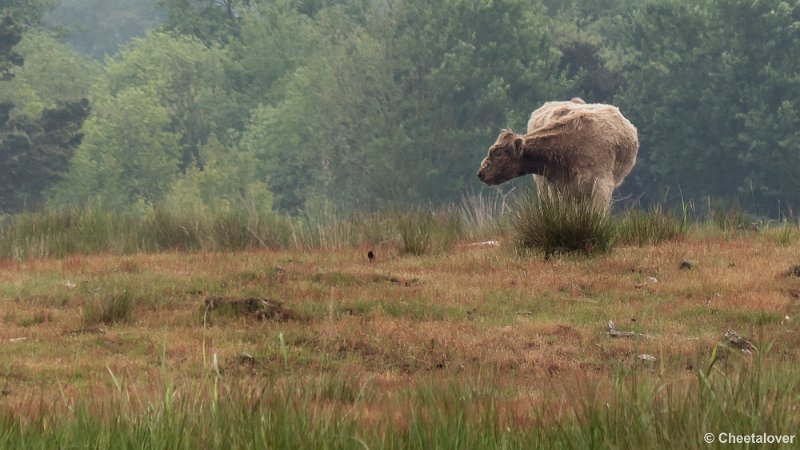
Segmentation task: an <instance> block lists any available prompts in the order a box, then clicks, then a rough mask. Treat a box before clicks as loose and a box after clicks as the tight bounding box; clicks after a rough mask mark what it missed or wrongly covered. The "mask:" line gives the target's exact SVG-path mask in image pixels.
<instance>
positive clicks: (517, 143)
mask: <svg viewBox="0 0 800 450" xmlns="http://www.w3.org/2000/svg"><path fill="white" fill-rule="evenodd" d="M524 148H525V139H523V138H522V136H517V137H516V138H514V156H516V157H517V158H521V157H522V150H523V149H524Z"/></svg>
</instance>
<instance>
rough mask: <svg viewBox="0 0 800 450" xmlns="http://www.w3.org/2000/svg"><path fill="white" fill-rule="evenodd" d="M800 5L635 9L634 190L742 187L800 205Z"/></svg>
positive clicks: (745, 193) (755, 205) (719, 3)
mask: <svg viewBox="0 0 800 450" xmlns="http://www.w3.org/2000/svg"><path fill="white" fill-rule="evenodd" d="M798 17H800V5H794V4H789V3H786V2H781V1H779V0H763V1H748V2H742V1H736V0H705V1H702V2H696V3H687V2H683V1H678V0H672V1H668V2H652V3H650V4H647V5H646V6H645V7H643V8H642V9H640V10H638V11H637V12H636V13H635V14H634V15H633V17H632V22H631V27H630V30H631V33H630V38H629V39H630V40H629V42H630V43H631V47H632V48H633V49H635V52H634V55H633V58H631V59H630V61H631V64H630V65H629V67H628V69H627V71H626V73H627V82H628V87H627V88H626V89H625V92H624V94H623V95H621V96H620V97H619V98H620V103H621V104H622V107H623V110H625V111H627V112H629V116H630V117H631V119H632V121H633V122H634V124H636V125H637V127H638V128H639V131H640V140H641V142H642V150H641V152H640V155H641V156H640V166H641V167H640V169H638V170H636V171H635V173H634V177H633V181H634V182H633V183H631V184H629V185H627V186H626V189H628V190H639V191H645V192H646V193H647V198H649V199H651V200H660V199H661V196H662V194H663V191H664V190H665V189H668V188H671V189H672V190H673V191H676V190H677V189H680V190H681V191H682V192H683V194H684V197H685V198H692V197H694V198H698V197H702V196H706V195H710V196H714V197H722V198H730V197H732V196H736V195H738V196H740V197H742V198H743V200H747V203H745V205H746V206H747V207H748V208H751V209H754V210H759V211H762V212H768V211H772V212H774V211H775V209H776V207H777V206H778V201H779V200H780V201H782V202H786V201H788V202H789V203H790V204H793V205H797V204H798V202H800V194H798V192H800V190H798V188H800V185H798V183H797V180H798V178H799V177H798V175H800V173H798V172H797V169H796V168H797V167H798V165H797V164H796V162H797V161H798V156H799V155H800V139H798V137H800V136H798V134H797V130H798V127H799V126H800V116H798V114H797V113H798V107H799V106H800V105H798V104H797V101H796V100H795V99H797V98H800V84H799V83H798V80H797V76H796V74H797V73H798V71H799V70H800V59H798V56H800V35H798V33H797V21H798Z"/></svg>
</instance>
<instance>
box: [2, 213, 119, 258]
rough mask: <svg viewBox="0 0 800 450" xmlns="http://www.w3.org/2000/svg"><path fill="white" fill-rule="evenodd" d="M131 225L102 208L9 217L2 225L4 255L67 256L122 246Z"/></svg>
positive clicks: (11, 256) (16, 256) (20, 256)
mask: <svg viewBox="0 0 800 450" xmlns="http://www.w3.org/2000/svg"><path fill="white" fill-rule="evenodd" d="M123 222H124V223H123ZM128 231H129V223H128V222H126V221H124V220H123V219H122V218H117V217H115V215H114V214H112V213H110V212H108V211H103V210H101V209H99V208H93V207H83V208H48V209H45V210H42V211H36V212H23V213H20V214H17V215H14V216H7V217H5V218H4V220H3V221H2V224H1V226H0V256H3V257H7V258H15V259H25V258H44V257H64V256H66V255H70V254H75V253H84V254H86V253H95V252H99V251H105V250H106V249H108V248H109V247H111V246H122V247H125V246H124V245H120V243H121V242H123V241H124V239H123V236H124V234H125V233H127V232H128Z"/></svg>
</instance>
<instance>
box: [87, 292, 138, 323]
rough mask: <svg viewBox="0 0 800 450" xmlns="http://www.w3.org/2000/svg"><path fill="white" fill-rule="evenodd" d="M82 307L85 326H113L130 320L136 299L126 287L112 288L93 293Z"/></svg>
mask: <svg viewBox="0 0 800 450" xmlns="http://www.w3.org/2000/svg"><path fill="white" fill-rule="evenodd" d="M93 294H94V295H93V296H92V297H91V298H89V299H87V300H86V303H85V304H84V306H83V322H84V324H85V325H87V326H90V325H98V324H106V325H113V324H115V323H119V322H126V321H128V320H129V319H130V317H131V314H132V312H133V308H134V305H135V303H136V301H135V300H136V299H135V297H134V294H133V293H132V291H131V290H130V289H128V288H126V287H119V286H114V287H111V288H109V289H108V290H100V291H99V292H94V293H93Z"/></svg>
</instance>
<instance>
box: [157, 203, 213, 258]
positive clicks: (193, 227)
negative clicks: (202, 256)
mask: <svg viewBox="0 0 800 450" xmlns="http://www.w3.org/2000/svg"><path fill="white" fill-rule="evenodd" d="M207 220H208V218H207V217H200V216H199V215H191V214H182V213H176V212H172V211H169V210H168V209H166V208H163V207H157V208H155V209H154V210H153V213H152V215H151V216H150V217H148V218H147V219H146V220H145V223H144V227H143V237H144V240H145V241H147V242H148V243H150V244H151V245H153V246H154V247H155V248H154V249H155V250H161V251H163V250H184V251H185V250H198V249H200V247H201V240H200V235H201V233H202V230H201V224H205V223H207Z"/></svg>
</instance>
